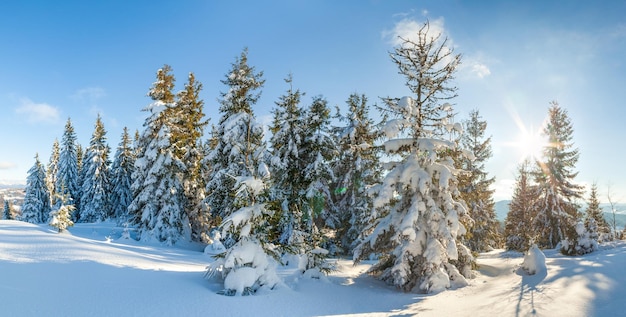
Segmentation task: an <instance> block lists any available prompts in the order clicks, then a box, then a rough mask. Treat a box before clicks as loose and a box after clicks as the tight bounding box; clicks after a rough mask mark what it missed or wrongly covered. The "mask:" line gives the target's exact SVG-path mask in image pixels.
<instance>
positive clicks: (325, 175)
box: [300, 96, 340, 247]
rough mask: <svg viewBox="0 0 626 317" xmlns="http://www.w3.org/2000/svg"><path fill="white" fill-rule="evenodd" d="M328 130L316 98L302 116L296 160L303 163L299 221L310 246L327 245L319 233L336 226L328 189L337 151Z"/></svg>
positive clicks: (327, 115) (324, 103)
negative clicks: (302, 127) (301, 210)
mask: <svg viewBox="0 0 626 317" xmlns="http://www.w3.org/2000/svg"><path fill="white" fill-rule="evenodd" d="M329 129H330V109H329V107H328V102H327V101H326V99H324V98H323V97H321V96H316V97H314V98H313V101H312V103H311V105H310V106H309V108H308V109H307V112H306V115H305V130H304V139H303V144H302V147H301V148H300V151H301V152H300V159H301V160H303V163H304V164H305V166H304V169H303V170H302V173H303V174H304V184H305V186H306V188H305V191H304V192H303V193H302V194H303V195H304V197H306V199H307V203H306V204H305V205H304V209H303V211H304V213H303V217H304V219H303V220H304V221H305V229H306V233H307V236H308V240H309V245H310V246H312V247H318V243H320V242H322V243H324V244H325V245H328V243H327V242H324V241H321V238H322V236H321V235H320V234H321V233H322V232H321V231H320V230H323V229H325V228H328V229H330V230H334V229H337V228H338V227H339V225H340V221H339V218H338V215H337V212H336V209H335V206H334V203H333V197H332V194H331V188H330V187H331V184H332V183H333V182H334V178H335V175H334V172H333V170H332V165H331V163H332V162H333V160H334V159H335V157H336V156H337V149H336V145H335V142H334V140H333V138H332V137H331V136H330V134H329Z"/></svg>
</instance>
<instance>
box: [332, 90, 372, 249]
mask: <svg viewBox="0 0 626 317" xmlns="http://www.w3.org/2000/svg"><path fill="white" fill-rule="evenodd" d="M346 104H347V105H348V111H347V114H346V115H345V116H344V115H341V114H340V113H339V109H337V116H336V118H337V119H338V121H339V122H342V123H344V126H341V127H334V128H333V130H334V133H333V135H334V136H335V137H336V138H337V141H336V143H337V148H338V157H337V159H336V160H335V162H334V166H333V170H334V174H335V176H336V181H335V183H334V184H333V196H334V201H335V208H336V210H337V212H338V218H339V223H340V225H339V226H338V228H337V236H336V239H337V243H338V245H339V246H341V248H342V249H343V251H344V253H346V254H352V250H353V249H354V248H355V247H356V245H357V244H358V243H360V242H361V240H362V239H363V238H364V237H365V236H367V234H369V232H367V231H368V228H369V227H370V226H371V224H372V223H373V221H374V219H371V218H370V215H371V213H370V211H371V210H372V207H373V205H372V201H373V200H372V197H370V196H369V195H368V194H367V190H368V188H369V187H371V186H373V185H375V184H377V183H379V182H380V176H381V175H380V161H379V148H378V147H376V146H375V142H376V140H377V139H378V138H379V137H380V133H379V132H378V129H376V127H375V125H374V123H373V121H372V119H371V118H370V117H369V106H368V104H367V97H366V96H365V95H359V94H356V93H354V94H352V95H350V97H349V98H348V100H347V101H346ZM369 229H371V228H369Z"/></svg>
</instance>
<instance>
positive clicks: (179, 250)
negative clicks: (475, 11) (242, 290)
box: [0, 220, 626, 317]
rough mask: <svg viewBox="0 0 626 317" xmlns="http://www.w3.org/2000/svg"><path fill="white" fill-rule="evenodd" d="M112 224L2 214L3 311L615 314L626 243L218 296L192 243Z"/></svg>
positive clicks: (347, 275) (345, 274)
mask: <svg viewBox="0 0 626 317" xmlns="http://www.w3.org/2000/svg"><path fill="white" fill-rule="evenodd" d="M122 232H123V230H122V228H119V227H115V226H114V224H112V223H100V224H78V225H76V226H75V227H72V228H70V229H69V232H67V233H62V234H58V233H56V230H54V229H53V228H51V227H48V226H39V225H32V224H27V223H23V222H18V221H10V220H2V221H0V281H1V282H0V298H2V315H4V316H116V315H117V316H413V315H419V316H474V317H475V316H551V317H552V316H623V315H624V308H623V304H622V300H623V298H625V297H626V274H624V272H623V268H624V267H626V243H624V242H616V243H613V244H606V245H602V246H600V250H599V251H596V252H593V253H590V254H587V255H584V256H579V257H565V256H562V255H560V254H558V252H557V251H556V250H544V253H545V256H546V267H547V271H545V272H538V273H537V274H535V275H528V274H526V273H525V272H524V271H523V270H522V269H521V268H520V266H521V264H522V262H523V256H522V254H521V253H516V252H503V251H502V250H497V251H492V252H489V253H483V254H481V255H480V257H479V258H478V263H479V265H480V270H479V271H478V272H477V277H476V278H475V279H472V280H470V281H469V282H470V285H469V286H467V287H464V288H460V289H457V290H449V291H445V292H442V293H439V294H437V295H420V294H406V293H402V292H399V291H397V290H396V289H394V288H392V287H389V286H387V285H385V284H384V283H382V282H380V281H378V280H375V279H374V278H372V277H370V276H367V275H365V274H363V272H365V271H366V270H367V268H368V267H369V264H368V263H364V264H359V265H357V266H352V262H351V261H347V260H338V263H337V264H338V271H336V272H334V273H333V274H331V275H330V276H328V277H327V278H322V279H310V278H304V277H302V276H299V275H297V274H296V273H295V269H292V268H281V269H279V274H280V276H281V277H282V278H283V280H284V284H281V285H279V286H277V288H276V289H275V290H272V291H263V292H262V293H259V294H256V295H254V296H234V297H229V296H222V295H218V294H216V292H217V291H219V290H221V289H222V284H221V283H218V282H217V281H209V280H205V279H203V274H204V269H205V267H206V265H207V264H208V263H209V262H211V261H212V258H211V257H209V256H208V255H205V254H204V253H203V252H202V249H203V248H202V246H200V245H186V246H176V247H165V246H161V245H156V244H145V243H139V242H136V241H134V240H129V239H123V238H120V237H121V235H122Z"/></svg>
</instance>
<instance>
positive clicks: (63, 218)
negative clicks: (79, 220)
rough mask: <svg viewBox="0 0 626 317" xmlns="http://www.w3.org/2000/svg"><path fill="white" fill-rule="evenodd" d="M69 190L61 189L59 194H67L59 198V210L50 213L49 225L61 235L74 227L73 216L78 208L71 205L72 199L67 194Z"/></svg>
mask: <svg viewBox="0 0 626 317" xmlns="http://www.w3.org/2000/svg"><path fill="white" fill-rule="evenodd" d="M67 192H68V191H67V190H65V188H64V187H63V186H61V187H60V188H59V193H66V194H63V195H59V196H58V197H57V199H56V200H57V201H58V202H59V203H58V208H56V209H55V210H53V211H51V212H50V222H49V225H50V226H52V227H55V228H57V230H58V231H59V233H61V232H63V231H65V230H66V229H67V228H68V227H71V226H73V225H74V222H73V221H72V217H73V216H72V214H73V213H74V212H75V211H76V207H74V205H73V204H72V203H71V201H72V198H71V197H70V196H69V194H67Z"/></svg>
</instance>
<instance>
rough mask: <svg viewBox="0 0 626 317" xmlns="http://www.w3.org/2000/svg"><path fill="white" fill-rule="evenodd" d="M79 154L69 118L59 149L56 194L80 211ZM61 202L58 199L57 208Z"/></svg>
mask: <svg viewBox="0 0 626 317" xmlns="http://www.w3.org/2000/svg"><path fill="white" fill-rule="evenodd" d="M77 155H78V153H77V142H76V132H74V126H73V125H72V121H71V120H70V119H69V118H68V119H67V123H66V124H65V130H64V132H63V137H62V138H61V146H60V149H59V165H58V169H57V174H56V183H55V189H56V193H55V195H56V196H57V197H65V199H67V201H66V202H65V204H66V205H73V206H74V207H75V208H76V210H79V211H80V206H79V199H80V195H81V192H80V188H79V187H78V180H79V174H78V156H77ZM61 189H62V191H61ZM60 203H62V202H59V201H58V200H57V202H56V207H57V209H58V208H59V207H60V205H59V204H60ZM74 215H75V214H74Z"/></svg>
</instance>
